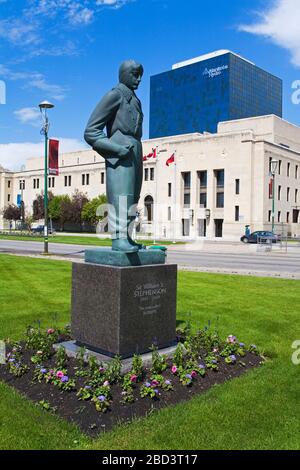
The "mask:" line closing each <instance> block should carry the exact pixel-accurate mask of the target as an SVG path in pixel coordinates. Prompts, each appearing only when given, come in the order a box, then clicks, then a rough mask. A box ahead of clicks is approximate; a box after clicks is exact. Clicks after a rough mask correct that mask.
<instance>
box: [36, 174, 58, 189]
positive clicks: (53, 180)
mask: <svg viewBox="0 0 300 470" xmlns="http://www.w3.org/2000/svg"><path fill="white" fill-rule="evenodd" d="M38 181H39V180H38ZM54 186H55V178H54V176H52V188H54Z"/></svg>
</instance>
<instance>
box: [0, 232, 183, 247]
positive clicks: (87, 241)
mask: <svg viewBox="0 0 300 470" xmlns="http://www.w3.org/2000/svg"><path fill="white" fill-rule="evenodd" d="M0 240H17V241H31V242H43V241H44V238H43V237H40V236H38V235H25V234H24V235H14V234H12V235H0ZM138 242H139V243H143V244H144V245H147V246H148V245H152V244H153V240H138ZM49 243H66V244H74V245H93V246H94V245H99V246H111V239H110V238H98V237H96V236H95V237H84V236H82V237H81V236H80V235H79V236H76V235H75V236H74V235H54V236H49ZM172 243H173V242H171V241H166V240H164V241H160V240H157V241H156V245H159V244H161V245H171V244H172ZM176 244H178V245H183V244H184V243H183V242H177V243H176Z"/></svg>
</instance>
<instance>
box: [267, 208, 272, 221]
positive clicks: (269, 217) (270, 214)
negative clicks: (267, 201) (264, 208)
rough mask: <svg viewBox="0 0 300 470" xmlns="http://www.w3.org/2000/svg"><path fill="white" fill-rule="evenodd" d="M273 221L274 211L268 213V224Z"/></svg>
mask: <svg viewBox="0 0 300 470" xmlns="http://www.w3.org/2000/svg"><path fill="white" fill-rule="evenodd" d="M271 219H272V211H269V212H268V222H271Z"/></svg>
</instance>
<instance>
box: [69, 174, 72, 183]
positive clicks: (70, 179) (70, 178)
mask: <svg viewBox="0 0 300 470" xmlns="http://www.w3.org/2000/svg"><path fill="white" fill-rule="evenodd" d="M68 183H69V186H71V183H72V176H71V175H69V181H68Z"/></svg>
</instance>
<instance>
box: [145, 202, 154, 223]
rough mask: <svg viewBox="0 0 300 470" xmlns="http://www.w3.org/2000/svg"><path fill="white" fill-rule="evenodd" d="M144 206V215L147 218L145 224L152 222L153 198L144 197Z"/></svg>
mask: <svg viewBox="0 0 300 470" xmlns="http://www.w3.org/2000/svg"><path fill="white" fill-rule="evenodd" d="M144 206H145V215H146V218H147V222H152V220H153V197H152V196H146V197H145V199H144Z"/></svg>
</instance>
